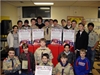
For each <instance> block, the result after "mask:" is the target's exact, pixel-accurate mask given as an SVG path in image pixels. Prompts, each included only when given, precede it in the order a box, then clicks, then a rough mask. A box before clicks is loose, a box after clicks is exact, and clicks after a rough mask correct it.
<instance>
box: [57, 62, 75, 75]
mask: <svg viewBox="0 0 100 75" xmlns="http://www.w3.org/2000/svg"><path fill="white" fill-rule="evenodd" d="M62 69H64V73H63V75H74V72H73V68H72V66H71V65H70V63H68V64H67V66H65V67H62V66H61V64H60V63H58V64H57V65H56V67H55V72H56V74H57V75H62ZM58 73H59V74H58Z"/></svg>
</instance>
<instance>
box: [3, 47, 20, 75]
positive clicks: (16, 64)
mask: <svg viewBox="0 0 100 75" xmlns="http://www.w3.org/2000/svg"><path fill="white" fill-rule="evenodd" d="M20 67H21V64H20V61H19V59H18V57H16V56H15V50H14V48H13V47H11V48H9V51H8V57H7V58H6V59H4V61H3V70H4V73H5V75H19V73H18V71H19V70H20Z"/></svg>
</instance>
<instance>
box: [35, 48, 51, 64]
mask: <svg viewBox="0 0 100 75" xmlns="http://www.w3.org/2000/svg"><path fill="white" fill-rule="evenodd" d="M44 53H47V54H49V57H50V60H52V59H53V55H52V53H51V50H50V49H49V48H47V47H45V48H42V47H39V48H38V49H37V50H36V51H35V53H34V57H35V61H37V63H40V62H41V57H42V54H44Z"/></svg>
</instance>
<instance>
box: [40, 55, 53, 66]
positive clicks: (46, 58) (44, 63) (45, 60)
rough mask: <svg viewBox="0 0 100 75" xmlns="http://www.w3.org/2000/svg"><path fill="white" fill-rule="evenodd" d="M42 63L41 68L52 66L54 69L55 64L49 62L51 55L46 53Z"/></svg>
mask: <svg viewBox="0 0 100 75" xmlns="http://www.w3.org/2000/svg"><path fill="white" fill-rule="evenodd" d="M41 60H42V62H41V63H40V64H39V65H41V66H52V67H53V63H51V62H49V55H48V54H47V53H44V54H43V55H42V59H41Z"/></svg>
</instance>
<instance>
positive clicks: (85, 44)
mask: <svg viewBox="0 0 100 75" xmlns="http://www.w3.org/2000/svg"><path fill="white" fill-rule="evenodd" d="M88 39H89V37H88V34H87V33H86V36H85V43H84V48H85V49H86V50H87V47H88Z"/></svg>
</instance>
